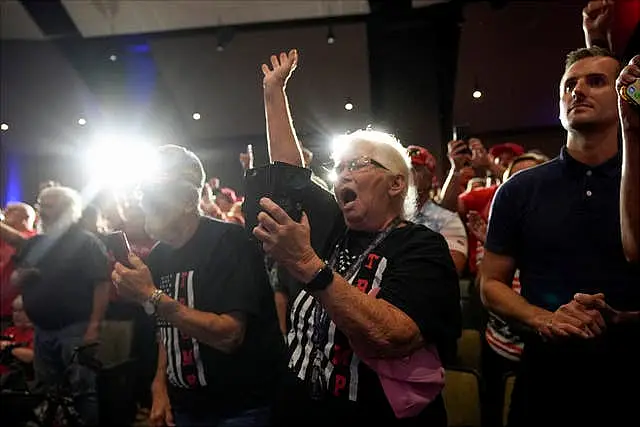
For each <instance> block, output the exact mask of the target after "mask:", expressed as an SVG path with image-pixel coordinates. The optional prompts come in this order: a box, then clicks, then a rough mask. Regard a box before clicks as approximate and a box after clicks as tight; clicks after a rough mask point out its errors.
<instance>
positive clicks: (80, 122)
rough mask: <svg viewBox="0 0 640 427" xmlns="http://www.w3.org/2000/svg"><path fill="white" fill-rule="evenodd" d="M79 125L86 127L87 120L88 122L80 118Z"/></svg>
mask: <svg viewBox="0 0 640 427" xmlns="http://www.w3.org/2000/svg"><path fill="white" fill-rule="evenodd" d="M78 124H79V125H80V126H84V125H86V124H87V120H86V119H85V118H84V117H80V118H79V119H78Z"/></svg>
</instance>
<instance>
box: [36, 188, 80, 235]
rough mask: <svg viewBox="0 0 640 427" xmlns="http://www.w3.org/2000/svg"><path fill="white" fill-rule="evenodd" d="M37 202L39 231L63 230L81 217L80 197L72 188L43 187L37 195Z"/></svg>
mask: <svg viewBox="0 0 640 427" xmlns="http://www.w3.org/2000/svg"><path fill="white" fill-rule="evenodd" d="M45 199H46V200H45ZM38 202H39V203H40V206H41V212H40V217H41V218H40V223H39V224H38V232H39V233H52V232H62V231H65V230H67V229H68V228H69V227H70V226H71V225H73V224H75V223H77V222H78V221H79V220H80V218H81V217H82V197H81V196H80V193H78V192H77V191H76V190H74V189H72V188H69V187H48V188H45V189H44V190H42V191H41V192H40V194H39V195H38Z"/></svg>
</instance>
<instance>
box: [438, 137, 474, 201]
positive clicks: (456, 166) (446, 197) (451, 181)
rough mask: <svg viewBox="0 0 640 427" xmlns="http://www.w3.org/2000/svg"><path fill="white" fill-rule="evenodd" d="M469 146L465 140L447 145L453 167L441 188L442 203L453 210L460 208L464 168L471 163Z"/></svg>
mask: <svg viewBox="0 0 640 427" xmlns="http://www.w3.org/2000/svg"><path fill="white" fill-rule="evenodd" d="M467 148H468V146H467V143H466V142H465V141H450V142H449V144H448V145H447V151H448V154H447V156H448V157H449V162H450V163H451V168H450V169H449V174H448V175H447V178H446V179H445V181H444V184H443V185H442V189H441V190H440V205H441V206H442V207H443V208H445V209H448V210H450V211H452V212H457V210H458V196H459V195H460V193H461V192H462V182H463V176H462V170H463V169H464V168H465V167H466V166H470V165H471V155H470V154H466V150H467Z"/></svg>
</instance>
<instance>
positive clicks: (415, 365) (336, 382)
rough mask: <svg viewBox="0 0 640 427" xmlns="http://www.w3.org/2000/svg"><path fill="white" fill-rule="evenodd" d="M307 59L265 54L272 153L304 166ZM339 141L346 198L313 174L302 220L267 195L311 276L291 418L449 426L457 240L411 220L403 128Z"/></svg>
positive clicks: (275, 227) (274, 231)
mask: <svg viewBox="0 0 640 427" xmlns="http://www.w3.org/2000/svg"><path fill="white" fill-rule="evenodd" d="M296 61H297V53H296V52H295V51H291V52H290V53H289V54H284V53H283V54H281V55H280V57H275V56H273V57H272V58H271V63H272V67H271V68H270V67H268V66H266V65H263V72H264V74H265V77H264V96H265V108H266V114H267V127H268V133H269V152H270V155H271V160H272V161H276V162H282V163H288V164H289V165H297V166H302V164H303V163H302V159H301V156H300V145H299V143H298V141H297V138H296V136H295V130H294V129H293V126H292V125H291V123H292V122H291V119H290V115H289V111H288V103H287V99H286V95H285V84H286V82H287V80H288V78H289V76H290V75H291V73H292V71H293V69H294V68H295V64H296ZM338 145H339V146H340V149H339V152H337V153H334V160H335V172H336V174H337V181H336V185H335V189H334V196H335V198H334V197H331V196H330V195H329V193H327V192H326V191H325V190H322V189H321V188H320V187H318V186H315V185H314V184H312V183H311V180H309V185H308V188H306V189H305V191H304V192H303V194H304V197H303V200H302V201H301V204H302V207H303V209H304V213H303V214H302V218H301V220H300V221H299V222H297V221H294V220H293V219H292V218H291V217H290V216H289V215H288V214H287V213H286V212H285V210H284V209H283V208H281V207H280V206H278V205H277V204H276V203H274V202H273V201H272V200H270V199H267V198H264V199H262V200H260V206H261V207H262V209H263V212H261V213H260V214H259V215H258V222H257V226H256V227H255V228H254V230H253V233H254V235H255V237H256V238H258V239H259V240H260V241H261V242H262V245H263V248H264V250H265V252H266V253H267V254H268V255H270V256H271V257H273V258H274V259H275V260H276V261H277V262H278V264H279V265H280V266H282V267H283V268H286V269H287V271H288V272H289V274H291V275H292V276H293V277H294V278H295V279H296V280H297V281H298V282H299V283H300V286H299V287H297V289H294V290H290V313H289V316H290V321H291V329H290V331H289V333H288V337H287V340H288V344H289V355H290V358H289V369H290V372H291V373H292V374H293V376H295V380H292V384H291V388H290V389H289V391H288V392H287V396H286V405H285V407H284V408H280V409H281V410H280V411H279V413H280V416H281V417H282V418H281V419H280V420H279V422H280V423H281V424H286V425H364V424H363V423H367V422H371V423H374V422H375V423H376V424H377V425H385V426H393V425H402V426H405V425H406V426H412V425H429V426H445V425H446V413H445V410H444V404H443V402H442V398H441V396H440V391H441V389H442V385H443V370H442V362H441V360H442V358H443V357H445V356H446V355H447V353H450V351H451V349H452V348H453V347H455V340H456V338H457V336H458V335H459V331H460V306H459V289H458V281H457V275H456V272H455V268H454V265H453V262H452V260H451V256H450V255H449V251H448V249H447V245H446V243H445V241H444V238H443V237H442V236H441V235H439V234H437V233H435V232H432V231H431V230H429V229H427V228H426V227H424V226H421V225H416V224H413V223H411V222H409V221H407V220H406V218H408V217H410V215H411V212H409V211H410V210H411V209H412V205H413V203H414V201H415V193H413V192H412V185H411V184H410V180H411V175H410V163H409V158H408V155H407V153H406V150H405V149H404V148H403V147H402V146H401V145H400V143H399V142H398V141H397V140H396V139H395V138H393V137H392V136H390V135H388V134H385V133H381V132H375V131H358V132H355V133H353V134H351V135H348V136H345V137H344V138H343V139H342V140H341V141H340V144H338ZM278 166H279V165H277V164H276V165H272V166H270V167H271V168H273V169H274V170H277V169H278ZM299 169H300V171H301V172H300V173H301V174H303V173H304V171H305V170H304V169H303V168H302V167H300V168H299ZM287 171H288V172H287V173H291V168H288V169H287ZM276 173H277V172H276ZM308 174H309V173H308V172H307V175H306V176H307V177H308ZM411 193H413V194H411ZM248 197H251V196H250V195H248ZM407 201H411V203H407ZM314 229H319V230H322V233H317V232H316V233H314V231H313V230H314ZM312 242H313V245H312Z"/></svg>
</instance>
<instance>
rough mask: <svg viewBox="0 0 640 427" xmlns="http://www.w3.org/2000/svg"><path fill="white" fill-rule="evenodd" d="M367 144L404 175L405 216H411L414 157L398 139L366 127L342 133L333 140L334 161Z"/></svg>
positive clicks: (373, 153)
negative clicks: (412, 161) (345, 133)
mask: <svg viewBox="0 0 640 427" xmlns="http://www.w3.org/2000/svg"><path fill="white" fill-rule="evenodd" d="M361 147H366V148H367V149H368V151H369V152H370V157H371V158H372V159H374V160H375V161H377V162H379V163H380V164H382V165H383V166H384V167H385V168H387V169H388V170H389V172H390V173H392V174H394V175H402V176H403V177H404V180H405V182H406V183H407V185H406V188H405V191H404V192H403V194H402V200H403V209H402V217H403V218H404V219H410V218H412V217H413V216H414V215H415V212H416V200H417V192H416V187H415V185H414V183H413V175H412V174H411V159H410V158H409V155H408V154H407V150H406V148H404V147H403V146H402V144H401V143H400V141H398V139H397V138H396V137H395V136H393V135H391V134H389V133H386V132H381V131H376V130H371V129H366V130H362V129H361V130H357V131H355V132H353V133H350V134H347V135H342V136H339V137H338V138H336V140H334V145H333V153H332V155H331V157H332V159H333V161H334V162H335V163H336V164H337V163H339V162H340V161H341V160H343V156H344V155H345V153H348V152H350V151H353V150H356V149H358V148H361Z"/></svg>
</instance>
